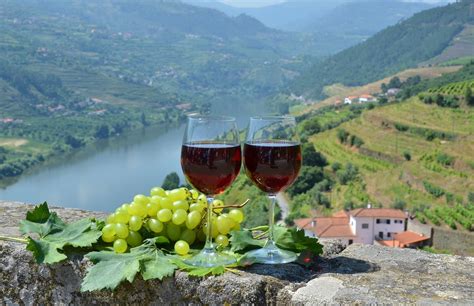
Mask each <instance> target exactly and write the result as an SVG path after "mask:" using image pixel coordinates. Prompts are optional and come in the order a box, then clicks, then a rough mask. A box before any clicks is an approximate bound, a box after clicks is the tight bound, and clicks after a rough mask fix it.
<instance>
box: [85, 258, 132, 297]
mask: <svg viewBox="0 0 474 306" xmlns="http://www.w3.org/2000/svg"><path fill="white" fill-rule="evenodd" d="M86 257H87V258H89V259H90V260H92V261H94V262H97V263H96V264H95V265H93V266H92V267H90V268H89V269H88V270H87V275H86V277H84V280H83V281H82V285H81V291H82V292H84V291H94V290H100V289H107V288H108V289H115V287H117V286H118V285H119V284H120V283H121V282H122V281H124V280H128V281H129V282H130V283H131V282H132V281H133V280H134V278H135V275H136V274H137V273H138V272H139V271H140V258H139V256H137V254H132V253H125V254H116V253H114V252H105V251H102V252H91V253H89V254H87V255H86Z"/></svg>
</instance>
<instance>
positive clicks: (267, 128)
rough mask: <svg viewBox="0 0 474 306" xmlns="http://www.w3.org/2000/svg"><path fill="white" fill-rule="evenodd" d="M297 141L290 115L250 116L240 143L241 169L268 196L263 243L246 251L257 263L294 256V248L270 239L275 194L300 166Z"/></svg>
mask: <svg viewBox="0 0 474 306" xmlns="http://www.w3.org/2000/svg"><path fill="white" fill-rule="evenodd" d="M301 163H302V158H301V144H300V141H299V138H298V135H297V132H296V121H295V118H294V117H291V116H269V117H252V118H250V125H249V129H248V133H247V138H246V141H245V144H244V165H245V172H246V174H247V176H248V177H249V178H250V180H251V181H252V182H253V183H254V184H255V185H256V186H257V187H258V188H259V189H260V190H262V191H263V192H265V193H267V194H268V197H269V198H270V206H269V235H268V240H267V242H266V244H265V246H264V247H263V248H261V249H258V250H254V251H251V252H249V253H247V257H248V258H250V259H251V260H253V261H255V262H258V263H266V264H282V263H287V262H292V261H294V260H296V254H295V253H294V252H290V251H286V250H282V249H280V248H278V247H277V246H276V244H275V241H274V240H273V224H274V206H275V202H276V194H277V193H278V192H281V191H284V190H286V189H287V188H288V187H289V186H291V184H293V182H294V181H295V180H296V178H297V177H298V173H299V171H300V168H301Z"/></svg>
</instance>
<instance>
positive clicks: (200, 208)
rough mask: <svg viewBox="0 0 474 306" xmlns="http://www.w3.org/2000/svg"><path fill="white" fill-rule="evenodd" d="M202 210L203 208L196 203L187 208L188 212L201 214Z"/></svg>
mask: <svg viewBox="0 0 474 306" xmlns="http://www.w3.org/2000/svg"><path fill="white" fill-rule="evenodd" d="M203 210H204V207H203V206H202V205H201V204H198V203H193V204H191V205H190V206H189V211H198V212H200V213H202V211H203Z"/></svg>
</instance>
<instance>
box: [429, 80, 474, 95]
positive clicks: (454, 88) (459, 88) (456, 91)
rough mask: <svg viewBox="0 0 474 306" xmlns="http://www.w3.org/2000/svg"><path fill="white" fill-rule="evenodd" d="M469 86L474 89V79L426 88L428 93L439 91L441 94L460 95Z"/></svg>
mask: <svg viewBox="0 0 474 306" xmlns="http://www.w3.org/2000/svg"><path fill="white" fill-rule="evenodd" d="M468 87H470V88H471V89H472V90H474V79H473V80H469V81H464V82H457V83H452V84H448V85H445V86H442V87H439V88H431V89H429V90H428V92H429V93H440V94H443V95H453V96H462V95H464V93H465V92H466V89H467V88H468Z"/></svg>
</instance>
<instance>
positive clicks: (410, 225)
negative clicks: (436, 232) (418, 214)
mask: <svg viewBox="0 0 474 306" xmlns="http://www.w3.org/2000/svg"><path fill="white" fill-rule="evenodd" d="M407 231H412V232H415V233H418V234H423V235H424V236H426V237H431V236H433V227H431V226H429V225H427V224H423V223H421V222H419V221H418V220H416V219H413V220H411V219H408V221H407Z"/></svg>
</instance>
